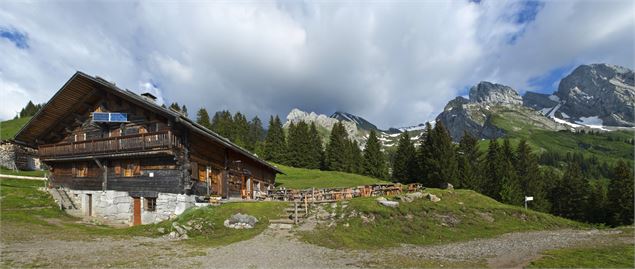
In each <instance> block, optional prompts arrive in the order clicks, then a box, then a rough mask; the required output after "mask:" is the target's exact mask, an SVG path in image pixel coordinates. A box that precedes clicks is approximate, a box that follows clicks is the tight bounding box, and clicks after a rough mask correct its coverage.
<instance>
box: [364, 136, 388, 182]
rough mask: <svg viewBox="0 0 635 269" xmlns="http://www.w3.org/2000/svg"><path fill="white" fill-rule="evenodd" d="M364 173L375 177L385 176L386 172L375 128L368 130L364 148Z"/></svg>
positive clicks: (384, 160)
mask: <svg viewBox="0 0 635 269" xmlns="http://www.w3.org/2000/svg"><path fill="white" fill-rule="evenodd" d="M364 174H365V175H368V176H371V177H376V178H385V177H386V175H387V174H388V171H387V168H386V159H385V157H384V153H383V152H381V144H380V143H379V139H377V134H376V133H375V130H371V131H370V134H369V135H368V140H367V141H366V147H365V148H364Z"/></svg>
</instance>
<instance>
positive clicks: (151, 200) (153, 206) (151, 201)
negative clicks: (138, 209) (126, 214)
mask: <svg viewBox="0 0 635 269" xmlns="http://www.w3.org/2000/svg"><path fill="white" fill-rule="evenodd" d="M143 200H145V201H146V204H145V206H144V208H145V210H146V211H156V210H157V198H155V197H145V198H143Z"/></svg>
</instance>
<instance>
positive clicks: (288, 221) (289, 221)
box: [269, 219, 294, 224]
mask: <svg viewBox="0 0 635 269" xmlns="http://www.w3.org/2000/svg"><path fill="white" fill-rule="evenodd" d="M269 224H294V221H293V220H292V219H272V220H269Z"/></svg>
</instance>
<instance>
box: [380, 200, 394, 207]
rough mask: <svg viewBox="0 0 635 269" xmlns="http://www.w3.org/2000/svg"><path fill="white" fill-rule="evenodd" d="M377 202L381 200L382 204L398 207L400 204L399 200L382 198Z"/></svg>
mask: <svg viewBox="0 0 635 269" xmlns="http://www.w3.org/2000/svg"><path fill="white" fill-rule="evenodd" d="M377 202H379V204H380V205H383V206H387V207H398V206H399V202H396V201H387V200H380V201H377Z"/></svg>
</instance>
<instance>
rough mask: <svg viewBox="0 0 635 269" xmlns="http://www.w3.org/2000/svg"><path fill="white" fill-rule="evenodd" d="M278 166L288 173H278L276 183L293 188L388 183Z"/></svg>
mask: <svg viewBox="0 0 635 269" xmlns="http://www.w3.org/2000/svg"><path fill="white" fill-rule="evenodd" d="M276 166H277V167H278V168H280V170H282V171H283V172H285V173H286V175H278V176H277V177H276V183H277V184H279V185H280V186H284V187H286V188H291V189H310V188H345V187H355V186H360V185H368V184H375V183H386V181H383V180H381V179H376V178H372V177H367V176H362V175H357V174H351V173H344V172H337V171H320V170H315V169H304V168H295V167H290V166H285V165H280V164H276Z"/></svg>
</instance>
